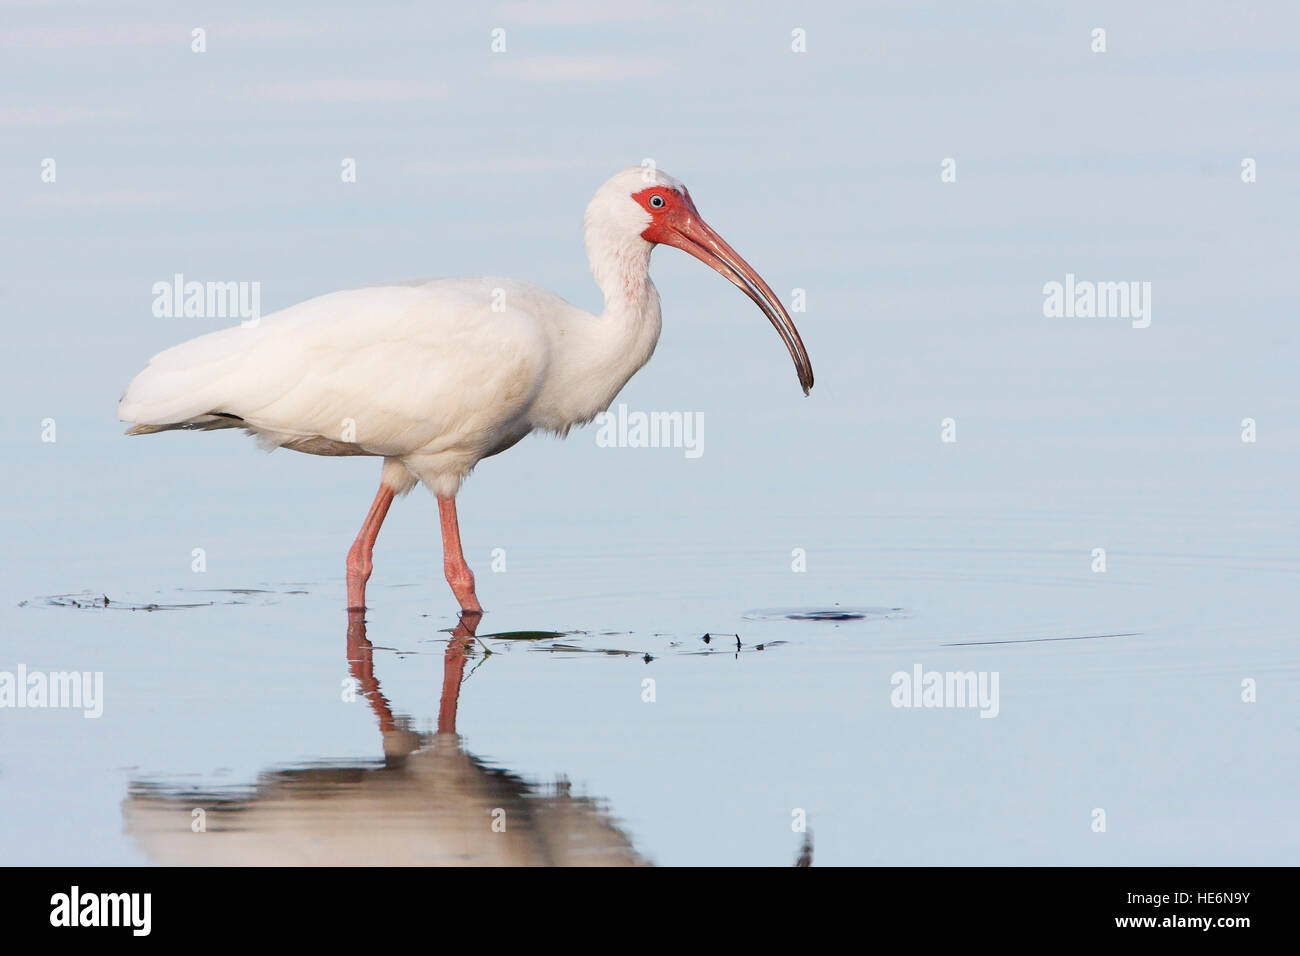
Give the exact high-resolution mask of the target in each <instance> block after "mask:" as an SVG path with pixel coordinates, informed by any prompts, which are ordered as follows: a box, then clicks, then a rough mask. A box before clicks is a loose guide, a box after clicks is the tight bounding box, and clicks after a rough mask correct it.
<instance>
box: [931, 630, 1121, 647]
mask: <svg viewBox="0 0 1300 956" xmlns="http://www.w3.org/2000/svg"><path fill="white" fill-rule="evenodd" d="M1140 633H1141V632H1139V631H1129V632H1127V633H1124V634H1079V635H1073V636H1070V637H1024V638H1012V639H1009V640H1005V641H957V642H955V643H952V644H941V645H939V646H940V647H981V646H983V645H986V644H1046V643H1049V642H1051V641H1099V640H1101V639H1102V638H1106V637H1137V636H1139V634H1140Z"/></svg>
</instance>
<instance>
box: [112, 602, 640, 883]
mask: <svg viewBox="0 0 1300 956" xmlns="http://www.w3.org/2000/svg"><path fill="white" fill-rule="evenodd" d="M478 620H479V617H478V615H473V616H470V615H466V616H465V617H464V618H462V620H461V623H460V624H459V625H458V626H457V627H456V629H455V630H454V631H453V632H452V636H451V639H450V640H449V641H448V642H447V654H446V659H445V669H444V676H443V685H442V703H441V705H440V707H439V710H438V730H437V733H434V734H421V733H416V732H414V731H411V730H409V729H406V728H405V727H403V726H402V724H401V722H399V719H398V718H395V717H394V716H393V712H392V709H391V707H390V706H389V703H388V700H387V699H386V698H385V697H384V696H383V694H382V693H381V692H380V688H379V681H378V679H377V678H376V677H375V673H374V648H373V645H371V643H370V641H369V640H368V639H367V638H366V624H365V618H364V616H363V614H362V613H361V612H353V613H350V614H349V615H348V666H349V668H350V670H351V672H352V676H353V677H354V678H355V679H356V681H357V684H358V685H359V689H360V692H361V693H362V695H363V696H364V697H365V699H366V700H367V701H368V702H369V704H370V707H371V709H372V710H373V711H374V713H375V716H376V717H377V718H378V720H379V729H380V731H381V733H382V734H383V740H384V759H383V761H382V762H378V761H376V762H358V761H346V762H336V763H318V764H314V765H312V766H310V767H303V768H289V769H281V770H270V771H267V772H265V773H263V774H261V775H260V776H259V778H258V781H257V784H256V785H255V787H254V788H253V789H252V790H251V792H249V791H246V790H245V791H238V792H232V791H229V790H227V791H222V790H220V789H216V790H199V789H183V788H176V787H166V786H162V785H158V784H150V783H134V784H132V785H131V788H130V791H129V793H128V795H127V798H126V799H125V800H124V801H123V804H122V812H123V815H124V817H125V819H126V829H127V832H128V833H130V834H131V835H132V836H133V837H134V838H135V840H136V842H137V843H138V844H139V845H140V847H141V848H142V849H143V851H144V852H145V853H146V854H147V855H148V856H149V857H150V858H151V859H153V860H154V861H156V862H158V863H164V864H170V865H187V864H198V865H208V866H212V865H286V866H302V865H386V866H400V865H441V866H638V865H646V861H645V860H644V859H642V857H641V856H640V855H638V854H637V852H636V851H635V850H634V849H633V848H632V846H631V844H630V843H629V841H628V838H627V837H626V836H625V835H624V834H623V833H622V832H621V831H620V830H619V829H618V828H617V827H615V826H614V824H613V822H612V821H611V820H610V818H609V817H608V815H607V814H606V813H605V811H604V810H603V808H602V806H601V805H600V803H599V802H598V801H596V800H593V799H590V798H586V797H575V796H573V795H571V794H570V793H569V791H568V787H567V784H565V783H563V782H561V783H559V784H557V785H555V786H553V787H539V786H537V785H534V784H530V783H527V782H526V781H524V780H522V779H520V778H519V777H517V776H514V775H513V774H510V773H507V772H506V771H504V770H500V769H496V768H492V767H488V766H486V765H485V764H484V763H483V762H482V761H480V760H478V759H477V758H475V757H474V756H473V755H471V754H468V753H466V752H465V750H464V749H463V748H462V747H461V740H460V737H459V736H458V735H457V733H456V706H457V702H458V700H459V696H460V685H461V680H462V678H463V676H464V671H465V661H466V659H467V658H468V656H469V654H468V652H469V646H470V645H471V644H472V643H473V640H474V631H475V628H476V627H477V624H478ZM200 809H201V810H202V811H203V814H202V819H203V821H204V825H205V828H206V829H205V832H197V833H196V832H194V830H193V826H194V821H195V819H196V814H195V811H196V810H200Z"/></svg>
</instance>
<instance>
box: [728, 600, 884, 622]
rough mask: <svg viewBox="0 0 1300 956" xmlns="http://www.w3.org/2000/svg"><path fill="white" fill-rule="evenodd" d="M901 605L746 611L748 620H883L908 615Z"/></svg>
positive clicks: (780, 608)
mask: <svg viewBox="0 0 1300 956" xmlns="http://www.w3.org/2000/svg"><path fill="white" fill-rule="evenodd" d="M907 616H908V615H907V611H906V610H905V609H903V608H901V607H841V606H840V605H838V604H836V605H833V606H831V607H828V608H826V607H821V608H819V607H769V608H758V609H755V610H752V611H746V612H745V620H747V621H832V622H842V621H867V620H873V621H883V620H890V619H893V618H902V617H907Z"/></svg>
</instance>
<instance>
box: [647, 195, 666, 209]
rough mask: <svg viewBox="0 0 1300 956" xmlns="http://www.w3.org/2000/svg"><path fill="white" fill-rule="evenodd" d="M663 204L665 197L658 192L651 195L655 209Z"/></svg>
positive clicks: (651, 202) (651, 201)
mask: <svg viewBox="0 0 1300 956" xmlns="http://www.w3.org/2000/svg"><path fill="white" fill-rule="evenodd" d="M663 204H664V197H663V196H660V195H659V194H658V193H655V194H654V195H653V196H651V197H650V205H651V206H653V207H654V208H655V209H658V208H659V207H660V206H662V205H663Z"/></svg>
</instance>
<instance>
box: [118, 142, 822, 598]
mask: <svg viewBox="0 0 1300 956" xmlns="http://www.w3.org/2000/svg"><path fill="white" fill-rule="evenodd" d="M584 225H585V230H586V246H587V257H588V260H589V261H590V264H591V272H592V275H593V276H594V277H595V279H596V283H597V285H599V286H600V290H601V292H602V293H604V296H605V311H604V313H603V314H601V315H592V314H590V313H588V312H585V311H583V310H582V309H579V308H577V307H576V306H573V305H571V304H569V303H568V302H566V301H565V300H564V299H561V298H560V297H559V296H557V295H555V294H554V293H551V292H548V291H547V290H545V289H542V288H539V287H538V286H535V285H531V284H530V283H527V282H520V281H518V280H514V279H499V278H491V277H487V278H474V279H463V278H462V279H433V280H427V281H424V280H422V281H418V282H402V283H393V284H389V285H381V286H370V287H366V288H362V289H354V290H350V291H346V292H335V293H332V294H330V295H324V296H321V297H319V298H315V299H311V300H309V301H307V302H303V303H301V304H299V305H295V306H292V307H290V308H288V309H284V310H283V311H281V312H277V313H274V314H273V315H268V316H266V317H264V318H262V319H261V320H260V322H257V323H256V324H249V325H248V327H245V326H243V325H241V326H238V327H235V328H230V329H224V330H222V331H219V332H213V333H210V334H208V335H202V336H199V337H198V338H196V339H191V340H190V341H188V342H184V343H182V344H180V345H177V346H175V347H174V348H170V349H168V350H166V351H165V352H161V353H159V354H158V355H155V356H154V357H153V358H152V359H150V361H149V364H148V366H147V367H146V368H145V369H144V371H142V372H141V373H140V374H139V375H137V376H136V377H135V378H134V379H133V380H132V382H131V384H130V385H128V386H127V389H126V392H125V394H124V395H123V396H122V400H121V403H120V404H119V406H118V417H119V418H120V419H121V420H122V421H124V422H130V423H133V427H132V428H129V429H128V430H127V434H128V435H142V434H149V433H152V432H158V431H166V430H169V429H175V428H185V429H202V430H210V429H219V428H242V429H244V430H245V431H246V432H248V433H250V434H252V435H255V436H256V437H257V439H258V441H259V443H261V444H262V445H264V446H265V447H268V448H276V447H284V448H290V449H293V450H294V451H302V452H307V453H309V454H313V455H373V456H376V457H382V458H383V459H384V466H383V473H382V475H381V478H380V484H379V491H378V493H377V494H376V495H375V499H374V503H373V504H372V505H371V507H370V513H369V514H368V515H367V516H366V520H365V523H364V524H363V525H362V527H361V531H360V533H359V534H358V535H357V538H356V540H355V541H354V542H353V544H352V548H351V550H350V551H349V552H348V559H347V587H348V607H349V608H350V609H361V608H364V607H365V588H366V582H367V581H368V580H369V578H370V573H371V570H372V567H373V564H372V558H371V554H372V551H373V548H374V543H375V539H376V537H377V536H378V534H379V527H380V525H381V524H382V523H383V520H384V516H385V515H386V514H387V512H388V507H389V505H390V504H392V501H393V498H394V497H395V496H397V495H402V494H405V493H406V492H408V491H410V490H411V488H413V487H414V486H415V484H416V483H417V482H422V483H423V484H424V485H425V486H426V487H428V488H429V490H430V491H432V492H433V493H434V494H435V495H436V496H437V498H438V509H439V513H440V516H441V521H442V538H443V565H444V569H445V571H446V576H447V582H448V583H449V584H450V585H451V589H452V592H453V593H454V594H455V596H456V598H457V600H458V601H459V602H460V606H461V609H462V611H463V612H464V613H467V614H479V613H481V612H482V607H481V606H480V604H479V602H478V598H477V596H476V595H475V593H474V575H473V573H472V572H471V571H470V568H469V565H468V564H466V562H465V556H464V553H463V552H462V549H461V543H460V531H459V527H458V524H457V519H456V493H457V491H459V489H460V486H461V482H463V481H464V480H465V476H466V475H468V474H469V473H470V471H471V470H472V469H473V468H474V466H475V465H476V464H478V462H479V461H481V460H482V459H484V458H487V457H489V456H491V455H495V454H497V453H499V452H502V451H505V450H506V449H507V448H509V447H510V446H511V445H514V444H515V443H516V442H518V441H519V440H520V439H521V438H523V437H524V436H525V435H527V434H528V433H529V432H532V431H535V430H539V429H540V430H543V431H550V432H554V433H556V434H559V435H561V436H563V435H565V434H567V433H568V431H569V429H570V428H572V427H573V426H574V425H583V424H586V423H587V422H589V421H591V420H592V419H593V418H594V417H595V416H596V415H597V414H598V413H600V412H602V411H605V410H606V409H607V408H608V407H609V405H610V403H611V402H612V401H613V400H614V397H615V396H616V395H617V394H618V393H619V391H620V390H621V389H622V388H623V386H624V385H625V384H626V383H627V381H628V379H630V378H631V377H632V375H633V374H634V373H635V372H636V371H637V370H638V369H639V368H641V366H643V365H645V363H646V362H647V361H649V359H650V356H651V354H652V353H653V352H654V349H655V345H656V343H657V342H658V340H659V330H660V310H659V294H658V292H657V291H656V289H655V287H654V283H653V282H651V281H650V275H649V269H650V252H651V250H653V249H654V247H655V245H656V244H659V243H665V244H667V245H671V246H676V247H677V248H679V249H682V250H684V251H686V252H688V253H690V254H691V255H693V256H695V257H696V258H697V259H699V260H701V261H702V262H704V263H706V264H707V265H709V266H711V267H712V268H714V269H716V270H717V271H718V272H720V273H721V274H722V275H724V276H726V278H727V279H729V280H730V281H731V282H733V283H734V284H735V285H736V286H737V287H738V288H740V289H741V290H742V291H743V292H744V293H745V294H746V295H748V296H749V298H750V299H752V300H753V301H754V303H755V304H757V305H758V307H759V308H760V309H762V311H763V312H764V314H766V315H767V317H768V319H769V320H771V322H772V325H773V326H775V327H776V330H777V331H778V332H779V333H780V334H781V338H782V339H783V340H784V342H785V344H786V348H788V349H789V351H790V355H791V357H792V358H793V359H794V364H795V368H796V370H797V372H798V375H799V382H800V384H801V385H802V386H803V390H804V393H805V394H807V392H808V390H809V389H810V388H811V387H812V384H813V374H812V366H811V364H810V363H809V360H808V353H807V351H806V350H805V349H804V346H803V342H802V341H801V340H800V338H799V333H798V331H797V330H796V329H795V327H794V323H793V322H792V321H791V320H790V316H789V314H788V313H787V312H786V310H785V309H784V308H783V307H782V305H781V301H780V299H778V298H777V296H776V294H775V293H773V292H772V290H771V288H770V287H769V286H768V285H767V283H766V282H764V281H763V279H762V278H761V277H760V276H759V275H758V273H757V272H755V271H754V270H753V268H751V267H750V265H749V264H748V263H747V262H745V260H744V259H742V258H741V257H740V256H739V255H737V254H736V252H735V250H734V249H732V248H731V246H729V245H728V244H727V243H726V242H725V241H723V239H722V237H721V236H719V235H718V234H717V233H716V232H714V231H713V229H712V228H710V227H709V226H708V225H707V224H706V223H705V222H704V220H703V219H701V218H700V214H699V212H698V211H697V210H696V208H695V204H694V202H692V200H691V196H690V193H689V192H687V190H686V187H685V186H684V185H682V183H680V182H678V181H677V180H676V179H673V178H672V177H671V176H667V175H665V174H664V173H662V172H660V171H658V170H656V169H651V168H649V167H633V168H632V169H628V170H624V171H623V172H621V173H618V174H617V175H615V176H614V177H612V178H611V179H610V180H609V181H608V182H606V183H605V184H604V185H603V186H601V187H600V189H598V190H597V191H596V195H595V196H594V197H593V199H592V200H591V203H590V204H589V205H588V206H587V212H586V217H585V220H584Z"/></svg>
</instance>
